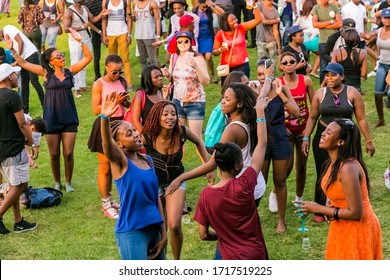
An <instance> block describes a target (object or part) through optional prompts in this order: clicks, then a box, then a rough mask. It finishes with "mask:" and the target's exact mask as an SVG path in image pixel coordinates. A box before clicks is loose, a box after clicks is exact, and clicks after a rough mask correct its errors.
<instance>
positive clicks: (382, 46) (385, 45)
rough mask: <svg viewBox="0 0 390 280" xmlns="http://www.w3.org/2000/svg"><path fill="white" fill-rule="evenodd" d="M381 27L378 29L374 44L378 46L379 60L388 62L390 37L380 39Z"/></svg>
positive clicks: (384, 62) (389, 60)
mask: <svg viewBox="0 0 390 280" xmlns="http://www.w3.org/2000/svg"><path fill="white" fill-rule="evenodd" d="M381 32H382V28H379V29H378V37H377V39H376V46H377V48H379V50H380V53H379V62H380V63H383V64H390V38H389V39H387V40H382V39H381Z"/></svg>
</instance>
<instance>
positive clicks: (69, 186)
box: [65, 184, 74, 193]
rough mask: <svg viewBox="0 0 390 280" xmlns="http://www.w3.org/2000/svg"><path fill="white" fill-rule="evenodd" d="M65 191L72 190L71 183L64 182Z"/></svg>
mask: <svg viewBox="0 0 390 280" xmlns="http://www.w3.org/2000/svg"><path fill="white" fill-rule="evenodd" d="M65 189H66V192H67V193H68V192H74V188H73V187H72V185H71V184H66V185H65Z"/></svg>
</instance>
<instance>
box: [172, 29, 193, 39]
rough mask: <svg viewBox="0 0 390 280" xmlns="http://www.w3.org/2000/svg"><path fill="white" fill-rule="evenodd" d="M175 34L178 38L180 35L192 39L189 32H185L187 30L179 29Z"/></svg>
mask: <svg viewBox="0 0 390 280" xmlns="http://www.w3.org/2000/svg"><path fill="white" fill-rule="evenodd" d="M175 36H176V39H177V38H180V37H186V38H188V39H190V40H192V34H191V32H187V31H179V32H177V33H176V35H175Z"/></svg>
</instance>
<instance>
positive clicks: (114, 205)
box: [111, 200, 121, 211]
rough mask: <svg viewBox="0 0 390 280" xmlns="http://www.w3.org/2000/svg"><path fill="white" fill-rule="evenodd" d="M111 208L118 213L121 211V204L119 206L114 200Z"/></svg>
mask: <svg viewBox="0 0 390 280" xmlns="http://www.w3.org/2000/svg"><path fill="white" fill-rule="evenodd" d="M111 207H112V208H114V209H115V210H117V211H119V210H121V206H120V204H119V203H118V202H116V201H115V200H113V201H112V202H111Z"/></svg>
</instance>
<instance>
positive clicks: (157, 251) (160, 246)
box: [148, 236, 167, 260]
mask: <svg viewBox="0 0 390 280" xmlns="http://www.w3.org/2000/svg"><path fill="white" fill-rule="evenodd" d="M166 246H167V237H166V236H165V237H163V238H161V240H160V241H159V242H158V243H157V244H156V245H155V246H154V247H153V248H152V249H150V250H149V252H148V253H149V254H150V255H149V256H148V260H154V259H155V258H157V257H158V256H159V255H161V252H162V251H163V250H164V249H165V247H166Z"/></svg>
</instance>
